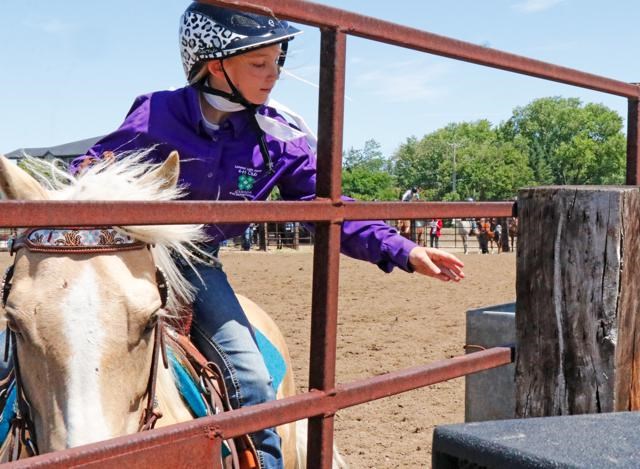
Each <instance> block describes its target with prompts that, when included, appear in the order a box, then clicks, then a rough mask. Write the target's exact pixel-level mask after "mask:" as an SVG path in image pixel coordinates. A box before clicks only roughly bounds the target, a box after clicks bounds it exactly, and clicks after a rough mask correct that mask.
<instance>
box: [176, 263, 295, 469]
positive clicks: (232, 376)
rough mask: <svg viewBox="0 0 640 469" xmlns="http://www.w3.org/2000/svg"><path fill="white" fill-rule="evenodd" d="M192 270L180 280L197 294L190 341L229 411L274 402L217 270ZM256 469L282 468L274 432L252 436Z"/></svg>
mask: <svg viewBox="0 0 640 469" xmlns="http://www.w3.org/2000/svg"><path fill="white" fill-rule="evenodd" d="M197 270H198V272H199V274H200V276H201V277H202V282H201V281H200V280H199V279H198V277H197V275H196V273H195V272H194V271H193V270H192V269H191V267H184V268H183V272H182V273H183V274H184V276H185V277H186V278H187V280H189V281H190V282H191V283H192V285H193V286H194V287H195V288H196V289H197V290H198V291H197V294H196V300H195V302H194V305H193V312H194V318H193V325H192V328H191V340H192V341H193V343H194V344H195V345H196V347H198V349H199V350H200V352H202V354H203V355H204V356H205V357H206V358H207V359H208V360H211V361H212V362H214V363H216V364H217V365H218V366H219V367H220V369H221V370H223V374H224V380H225V382H226V384H227V388H228V391H229V400H230V401H231V405H232V406H233V408H239V407H244V406H248V405H254V404H260V403H262V402H267V401H272V400H274V399H275V397H276V396H275V391H274V389H273V387H272V385H271V382H272V378H271V376H270V375H269V372H268V371H267V368H266V365H265V363H264V359H263V358H262V355H261V354H260V351H259V350H258V346H257V344H256V339H255V336H254V334H253V329H252V327H251V325H250V324H249V321H248V320H247V316H246V315H245V313H244V311H243V310H242V307H241V306H240V303H238V300H237V298H236V296H235V293H234V292H233V289H232V288H231V285H229V281H228V280H227V275H226V274H225V273H224V271H223V270H222V266H221V265H216V266H214V265H202V264H199V265H198V266H197ZM250 436H251V439H252V440H253V442H254V444H255V446H256V449H257V450H258V457H259V458H260V463H261V467H263V468H269V469H270V468H282V466H283V462H282V451H281V449H280V437H279V436H278V434H277V433H276V431H275V429H274V428H268V429H266V430H261V431H259V432H255V433H252V434H251V435H250Z"/></svg>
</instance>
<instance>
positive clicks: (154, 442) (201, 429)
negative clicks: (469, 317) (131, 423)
mask: <svg viewBox="0 0 640 469" xmlns="http://www.w3.org/2000/svg"><path fill="white" fill-rule="evenodd" d="M512 361H513V351H512V349H511V348H509V347H494V348H491V349H487V350H483V351H481V352H476V353H471V354H468V355H462V356H459V357H455V358H451V359H448V360H441V361H437V362H434V363H430V364H428V365H421V366H415V367H412V368H408V369H405V370H400V371H394V372H391V373H386V374H383V375H379V376H375V377H372V378H367V379H363V380H359V381H354V382H352V383H348V384H345V385H340V386H337V387H336V388H335V389H334V390H327V391H318V390H311V391H310V392H307V393H304V394H300V395H297V396H293V397H289V398H286V399H281V400H278V401H275V402H270V403H265V404H259V405H255V406H251V407H244V408H242V409H238V410H233V411H231V412H226V413H223V414H219V415H216V416H212V417H204V418H200V419H197V420H192V421H189V422H184V423H179V424H176V425H171V426H169V427H165V428H160V429H157V430H153V431H150V432H143V433H138V434H135V435H128V436H123V437H119V438H114V439H112V440H109V441H108V442H100V443H94V444H91V445H86V446H82V447H78V448H72V449H68V450H65V451H60V452H56V453H51V454H45V455H41V456H36V457H34V458H30V459H27V460H22V461H17V462H15V463H11V464H9V465H7V466H6V467H15V468H18V467H20V468H26V467H30V468H35V467H48V468H67V467H75V466H79V465H83V466H84V465H85V464H93V465H95V466H96V467H122V464H125V463H126V467H150V466H153V467H175V466H172V464H175V463H176V458H178V460H179V458H180V457H182V458H183V459H182V463H183V464H187V465H189V467H199V466H198V461H199V459H198V458H199V457H202V459H201V461H202V462H203V463H205V462H206V463H208V464H209V465H210V464H211V461H212V460H213V459H211V458H212V455H213V451H214V449H215V448H214V447H215V446H216V445H214V444H213V442H212V441H213V440H215V439H218V440H219V439H226V438H231V437H234V436H238V435H244V434H245V433H250V432H253V431H256V430H258V429H261V428H266V427H274V426H277V425H281V424H284V423H288V422H293V421H296V420H301V419H304V418H308V417H311V416H315V415H333V414H335V413H336V412H337V411H338V410H340V409H344V408H347V407H351V406H354V405H358V404H363V403H365V402H370V401H372V400H376V399H380V398H384V397H388V396H392V395H395V394H399V393H402V392H406V391H410V390H413V389H418V388H421V387H424V386H428V385H430V384H435V383H439V382H442V381H446V380H450V379H453V378H459V377H461V376H466V375H469V374H472V373H477V372H479V371H483V370H488V369H491V368H495V367H498V366H502V365H507V364H509V363H511V362H512ZM186 448H188V449H189V452H188V453H184V451H185V449H186ZM132 462H133V463H134V464H133V465H131V463H132ZM145 463H146V464H147V466H144V465H143V464H145Z"/></svg>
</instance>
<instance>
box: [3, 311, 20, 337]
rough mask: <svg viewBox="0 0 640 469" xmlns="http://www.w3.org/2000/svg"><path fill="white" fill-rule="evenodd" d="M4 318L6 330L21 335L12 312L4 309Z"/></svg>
mask: <svg viewBox="0 0 640 469" xmlns="http://www.w3.org/2000/svg"><path fill="white" fill-rule="evenodd" d="M5 312H6V318H7V329H9V330H10V331H12V332H15V333H16V334H17V335H22V333H21V331H20V328H19V327H18V321H16V319H15V317H14V316H13V314H12V312H11V311H10V310H9V309H5Z"/></svg>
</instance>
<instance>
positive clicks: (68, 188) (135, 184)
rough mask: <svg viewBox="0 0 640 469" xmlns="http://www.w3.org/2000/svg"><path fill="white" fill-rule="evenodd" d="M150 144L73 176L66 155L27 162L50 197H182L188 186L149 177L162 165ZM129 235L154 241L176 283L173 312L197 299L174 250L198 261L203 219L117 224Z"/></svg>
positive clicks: (156, 252)
mask: <svg viewBox="0 0 640 469" xmlns="http://www.w3.org/2000/svg"><path fill="white" fill-rule="evenodd" d="M150 151H151V150H143V151H137V152H129V153H126V154H120V155H118V157H117V158H116V159H114V160H110V161H100V162H97V163H96V164H94V165H93V166H90V167H89V168H87V169H86V170H85V171H83V172H81V173H80V174H78V175H76V176H73V175H71V174H69V172H68V171H67V168H66V165H65V164H64V163H63V162H61V161H52V162H48V161H44V160H41V159H36V158H30V157H29V158H26V159H25V160H23V161H24V166H25V168H26V169H27V171H29V172H30V173H31V174H32V175H33V176H34V177H35V178H36V179H38V180H39V182H40V184H42V186H43V187H44V188H45V189H46V191H47V193H48V196H49V198H50V199H51V200H82V201H98V200H100V201H103V200H113V201H136V200H138V201H169V200H177V199H180V198H181V197H182V196H183V195H184V188H182V187H175V188H171V189H167V188H166V187H163V183H164V182H165V181H163V180H161V179H159V178H155V177H148V175H149V173H150V172H151V171H153V170H154V169H156V168H158V167H159V166H160V165H158V164H153V163H149V162H148V161H145V160H147V157H148V155H149V152H150ZM117 228H118V229H119V230H121V231H123V232H124V233H126V234H129V235H130V236H132V237H134V238H136V239H138V240H140V241H143V242H145V243H147V244H151V245H152V246H153V247H152V252H153V256H154V259H155V261H156V264H157V265H158V267H160V268H161V269H162V270H163V272H164V274H165V275H166V277H167V281H168V282H169V285H170V287H171V294H170V296H169V301H168V307H167V309H168V313H169V314H174V313H176V312H177V309H178V307H179V305H180V304H185V303H189V302H191V301H192V300H193V292H194V290H193V287H192V286H191V284H190V283H189V282H188V281H186V280H185V278H184V276H183V275H182V274H181V272H180V269H179V268H178V266H177V265H176V263H175V262H174V260H173V259H172V255H174V256H176V255H177V256H178V257H180V258H181V259H184V260H185V261H186V262H187V263H188V264H189V265H191V266H193V262H197V260H196V259H194V257H193V255H192V252H193V251H200V250H199V248H198V247H197V246H196V245H195V244H194V243H197V242H202V241H205V240H206V235H205V232H204V228H203V225H146V226H145V225H141V226H122V227H117Z"/></svg>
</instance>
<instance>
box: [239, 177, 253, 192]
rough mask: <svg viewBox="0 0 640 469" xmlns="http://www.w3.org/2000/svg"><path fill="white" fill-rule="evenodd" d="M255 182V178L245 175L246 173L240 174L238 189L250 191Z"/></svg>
mask: <svg viewBox="0 0 640 469" xmlns="http://www.w3.org/2000/svg"><path fill="white" fill-rule="evenodd" d="M255 182H256V178H254V177H253V176H247V175H246V174H241V175H240V176H239V177H238V189H240V190H241V191H250V190H251V189H253V185H254V184H255Z"/></svg>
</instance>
